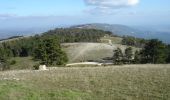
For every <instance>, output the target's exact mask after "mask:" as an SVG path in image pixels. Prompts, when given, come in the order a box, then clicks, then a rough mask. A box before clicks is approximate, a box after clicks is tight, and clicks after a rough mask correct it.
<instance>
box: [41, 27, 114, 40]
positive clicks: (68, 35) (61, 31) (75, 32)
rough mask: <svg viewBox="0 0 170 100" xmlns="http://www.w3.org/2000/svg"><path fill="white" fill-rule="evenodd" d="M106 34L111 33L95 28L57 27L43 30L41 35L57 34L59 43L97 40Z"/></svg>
mask: <svg viewBox="0 0 170 100" xmlns="http://www.w3.org/2000/svg"><path fill="white" fill-rule="evenodd" d="M106 34H108V35H111V34H112V33H111V32H108V31H102V30H96V29H81V28H57V29H55V30H50V31H48V32H45V33H44V34H43V36H45V37H46V36H50V35H51V36H57V37H59V39H60V42H61V43H63V42H64V43H65V42H69V43H70V42H99V41H100V38H101V37H104V36H105V35H106Z"/></svg>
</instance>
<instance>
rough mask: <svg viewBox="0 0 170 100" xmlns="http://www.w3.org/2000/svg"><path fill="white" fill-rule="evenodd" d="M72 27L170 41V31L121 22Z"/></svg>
mask: <svg viewBox="0 0 170 100" xmlns="http://www.w3.org/2000/svg"><path fill="white" fill-rule="evenodd" d="M71 28H87V29H91V28H94V29H100V30H105V31H111V32H112V33H113V34H116V35H119V36H134V37H138V38H145V39H152V38H157V39H160V40H162V41H163V42H165V43H170V32H167V31H166V32H164V31H158V30H156V29H150V30H149V27H148V29H146V28H142V27H141V28H139V27H138V28H136V27H129V26H125V25H119V24H99V23H95V24H84V25H76V26H72V27H71Z"/></svg>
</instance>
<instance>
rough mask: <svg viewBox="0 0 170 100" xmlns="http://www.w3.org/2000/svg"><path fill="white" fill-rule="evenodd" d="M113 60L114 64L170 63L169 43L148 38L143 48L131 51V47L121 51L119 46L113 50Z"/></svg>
mask: <svg viewBox="0 0 170 100" xmlns="http://www.w3.org/2000/svg"><path fill="white" fill-rule="evenodd" d="M113 62H114V63H115V64H127V63H129V64H130V63H136V64H147V63H151V64H165V63H170V45H166V44H164V43H163V42H162V41H159V40H157V39H152V40H148V42H147V43H146V44H145V46H144V48H143V49H141V50H139V51H136V52H135V53H133V50H132V48H131V47H129V48H126V50H125V52H124V53H123V52H122V50H121V49H120V48H117V49H116V50H114V55H113Z"/></svg>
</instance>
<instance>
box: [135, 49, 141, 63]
mask: <svg viewBox="0 0 170 100" xmlns="http://www.w3.org/2000/svg"><path fill="white" fill-rule="evenodd" d="M134 63H135V64H140V63H141V54H140V51H136V52H135V55H134Z"/></svg>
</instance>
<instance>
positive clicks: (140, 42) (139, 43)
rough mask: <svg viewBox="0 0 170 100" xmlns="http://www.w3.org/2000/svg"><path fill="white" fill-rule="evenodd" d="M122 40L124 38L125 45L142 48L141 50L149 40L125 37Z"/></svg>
mask: <svg viewBox="0 0 170 100" xmlns="http://www.w3.org/2000/svg"><path fill="white" fill-rule="evenodd" d="M122 38H123V39H122V44H123V45H128V46H135V47H140V48H143V47H144V46H145V44H146V43H147V42H148V40H146V39H142V38H135V37H132V36H123V37H122Z"/></svg>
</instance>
